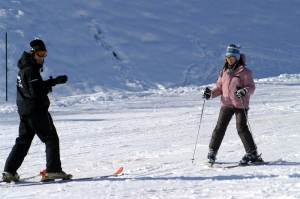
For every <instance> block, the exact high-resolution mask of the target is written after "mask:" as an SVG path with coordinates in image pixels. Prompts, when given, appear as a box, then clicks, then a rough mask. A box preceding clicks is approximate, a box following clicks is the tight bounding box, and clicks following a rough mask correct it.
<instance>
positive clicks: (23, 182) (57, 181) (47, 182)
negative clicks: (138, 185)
mask: <svg viewBox="0 0 300 199" xmlns="http://www.w3.org/2000/svg"><path fill="white" fill-rule="evenodd" d="M122 172H123V167H120V168H119V169H118V170H117V171H116V172H115V173H113V174H110V175H103V176H93V177H83V178H74V179H73V178H72V175H70V178H68V179H62V180H60V179H59V180H54V181H39V182H32V181H28V180H27V181H26V180H25V181H17V182H12V183H7V182H6V183H5V184H0V186H1V187H19V186H35V185H45V184H60V183H68V182H78V181H89V180H97V179H101V178H109V177H117V176H119V175H120V174H121V173H122ZM35 177H36V176H35ZM33 178H34V177H33ZM26 179H29V178H26ZM31 179H32V178H31Z"/></svg>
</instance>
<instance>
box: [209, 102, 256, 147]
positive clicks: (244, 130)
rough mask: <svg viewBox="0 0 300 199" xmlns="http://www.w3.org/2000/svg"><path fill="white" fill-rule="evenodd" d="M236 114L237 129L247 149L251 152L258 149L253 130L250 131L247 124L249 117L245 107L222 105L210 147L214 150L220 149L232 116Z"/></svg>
mask: <svg viewBox="0 0 300 199" xmlns="http://www.w3.org/2000/svg"><path fill="white" fill-rule="evenodd" d="M245 111H246V114H247V113H248V110H245ZM233 115H235V117H236V129H237V132H238V135H239V136H240V138H241V140H242V143H243V145H244V148H245V151H246V152H250V151H253V150H256V145H255V142H254V139H253V136H252V134H251V132H250V131H249V128H248V125H247V117H246V115H245V112H244V110H243V109H238V108H229V107H225V106H222V107H221V109H220V113H219V118H218V122H217V125H216V127H215V129H214V131H213V134H212V137H211V140H210V143H209V148H210V149H213V150H214V151H218V150H219V148H220V146H221V143H222V140H223V138H224V136H225V132H226V129H227V127H228V125H229V122H230V120H231V118H232V116H233Z"/></svg>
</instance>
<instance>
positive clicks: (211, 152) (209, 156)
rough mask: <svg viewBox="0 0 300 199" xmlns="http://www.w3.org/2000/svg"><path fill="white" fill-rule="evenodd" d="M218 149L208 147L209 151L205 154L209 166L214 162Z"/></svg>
mask: <svg viewBox="0 0 300 199" xmlns="http://www.w3.org/2000/svg"><path fill="white" fill-rule="evenodd" d="M217 154H218V151H214V150H213V149H209V152H208V154H207V159H208V162H207V164H210V165H211V166H212V165H213V164H214V163H215V161H216V159H217V158H216V157H217Z"/></svg>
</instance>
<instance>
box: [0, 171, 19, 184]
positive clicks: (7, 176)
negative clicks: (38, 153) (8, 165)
mask: <svg viewBox="0 0 300 199" xmlns="http://www.w3.org/2000/svg"><path fill="white" fill-rule="evenodd" d="M19 179H20V176H19V175H18V173H17V172H16V174H15V175H13V174H11V173H9V172H4V173H2V180H3V181H4V182H15V181H19Z"/></svg>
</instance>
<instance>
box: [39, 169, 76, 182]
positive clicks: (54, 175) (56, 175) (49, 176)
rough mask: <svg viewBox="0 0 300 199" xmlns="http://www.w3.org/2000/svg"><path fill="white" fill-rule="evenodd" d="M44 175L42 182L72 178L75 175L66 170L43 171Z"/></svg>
mask: <svg viewBox="0 0 300 199" xmlns="http://www.w3.org/2000/svg"><path fill="white" fill-rule="evenodd" d="M41 175H42V180H41V181H42V182H47V181H54V180H55V179H62V180H70V179H71V178H72V177H73V176H72V175H71V174H66V172H64V171H61V172H49V173H47V172H46V173H41Z"/></svg>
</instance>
